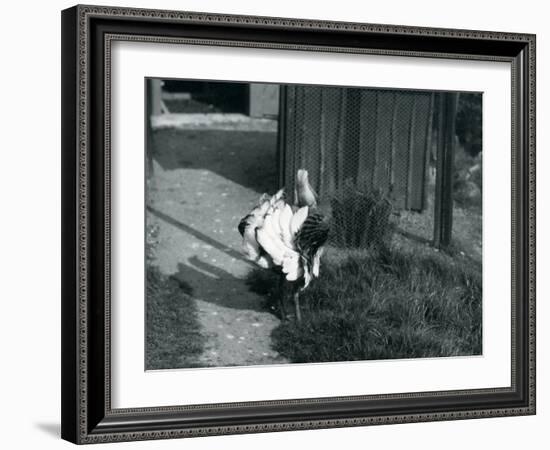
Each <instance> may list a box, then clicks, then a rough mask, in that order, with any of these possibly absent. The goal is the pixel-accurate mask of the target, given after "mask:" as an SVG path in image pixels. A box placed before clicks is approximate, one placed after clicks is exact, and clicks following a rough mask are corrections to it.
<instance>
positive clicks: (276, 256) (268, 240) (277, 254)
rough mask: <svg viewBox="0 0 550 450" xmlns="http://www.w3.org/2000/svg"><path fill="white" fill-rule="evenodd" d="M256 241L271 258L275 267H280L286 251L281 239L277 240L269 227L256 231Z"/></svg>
mask: <svg viewBox="0 0 550 450" xmlns="http://www.w3.org/2000/svg"><path fill="white" fill-rule="evenodd" d="M256 240H257V241H258V244H260V245H261V246H262V248H263V249H264V250H265V252H266V253H267V254H268V255H269V256H271V259H272V260H273V262H274V263H275V265H277V266H280V265H281V264H282V262H283V258H284V256H285V250H286V248H285V246H284V245H283V243H282V241H281V239H277V237H276V236H273V233H272V232H271V230H270V228H269V227H266V226H263V227H262V228H258V229H257V230H256Z"/></svg>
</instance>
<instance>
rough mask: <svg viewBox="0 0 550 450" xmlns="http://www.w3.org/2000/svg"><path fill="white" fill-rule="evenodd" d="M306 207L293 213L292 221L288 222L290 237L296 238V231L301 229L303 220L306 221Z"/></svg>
mask: <svg viewBox="0 0 550 450" xmlns="http://www.w3.org/2000/svg"><path fill="white" fill-rule="evenodd" d="M307 214H308V207H307V206H304V207H302V208H300V209H299V210H298V211H296V212H295V213H294V215H293V216H292V220H291V221H290V232H291V233H292V237H293V238H294V236H296V233H297V232H298V230H299V229H300V228H301V227H302V225H303V224H304V222H305V220H306V219H307Z"/></svg>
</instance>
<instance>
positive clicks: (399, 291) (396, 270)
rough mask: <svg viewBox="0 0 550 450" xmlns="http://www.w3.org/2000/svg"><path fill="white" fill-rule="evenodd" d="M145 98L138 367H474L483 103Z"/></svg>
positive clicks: (294, 96) (188, 91) (161, 86)
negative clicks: (455, 360) (460, 363)
mask: <svg viewBox="0 0 550 450" xmlns="http://www.w3.org/2000/svg"><path fill="white" fill-rule="evenodd" d="M144 95H145V101H146V117H145V121H146V134H147V136H146V148H145V155H146V173H145V174H144V177H145V179H146V182H145V186H146V195H145V199H146V205H145V209H146V212H145V217H146V224H145V230H146V232H145V237H144V245H145V270H146V298H145V299H144V301H145V308H146V314H145V319H146V323H145V330H146V333H145V337H146V339H145V345H146V349H145V369H146V370H159V369H189V368H194V369H197V368H211V367H229V366H254V365H270V364H294V363H335V362H344V361H346V362H347V361H367V360H388V359H415V358H441V357H473V356H480V355H483V346H482V342H483V328H482V318H483V307H482V304H483V301H482V297H483V285H482V255H483V248H482V231H483V227H482V223H483V216H482V198H483V175H482V174H483V136H482V129H483V126H482V110H483V94H482V93H481V92H456V91H425V90H406V89H387V88H377V87H368V86H366V87H357V86H351V87H342V86H325V85H301V84H273V83H256V82H254V83H248V82H243V81H212V80H194V79H169V78H168V79H160V78H148V79H146V80H145V89H144Z"/></svg>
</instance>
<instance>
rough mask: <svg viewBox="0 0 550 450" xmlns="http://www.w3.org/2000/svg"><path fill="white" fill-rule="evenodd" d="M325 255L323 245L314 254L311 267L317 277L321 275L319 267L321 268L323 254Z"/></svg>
mask: <svg viewBox="0 0 550 450" xmlns="http://www.w3.org/2000/svg"><path fill="white" fill-rule="evenodd" d="M322 255H323V247H321V248H320V249H319V250H317V253H315V255H314V256H313V264H312V268H311V273H312V275H313V276H314V277H315V278H317V277H318V276H319V269H320V268H321V256H322Z"/></svg>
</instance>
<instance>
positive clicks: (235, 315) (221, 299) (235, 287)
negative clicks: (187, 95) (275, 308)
mask: <svg viewBox="0 0 550 450" xmlns="http://www.w3.org/2000/svg"><path fill="white" fill-rule="evenodd" d="M180 137H181V136H180ZM174 140H175V141H177V142H181V139H179V140H178V139H174ZM163 148H166V150H165V151H167V152H168V151H170V149H169V148H167V146H166V145H165V146H163ZM173 150H174V149H172V152H171V153H172V154H177V153H178V152H177V151H176V152H174V151H173ZM199 150H200V149H199ZM222 151H223V152H228V151H229V152H230V150H228V149H227V148H226V149H220V152H222ZM209 152H210V150H209ZM230 153H231V152H230ZM164 156H165V157H166V156H167V155H164ZM195 156H196V157H197V158H199V159H200V157H201V155H198V154H197V155H193V154H190V152H185V158H186V159H185V160H184V161H181V160H180V161H179V163H178V161H171V162H170V164H166V165H165V167H163V166H162V165H161V164H158V163H157V162H155V167H154V170H155V175H154V180H155V184H154V187H153V188H152V189H151V204H152V207H151V208H150V209H149V211H148V220H150V221H153V222H154V223H157V224H158V226H159V236H158V241H159V244H158V247H157V248H156V252H155V253H156V258H157V261H156V264H157V265H158V266H159V268H160V270H161V272H163V273H164V274H166V275H171V276H174V277H176V278H177V279H178V281H179V282H180V285H181V286H182V287H183V288H184V289H185V290H186V291H187V292H189V293H190V294H191V295H192V296H193V298H194V299H195V301H196V304H197V309H198V317H199V321H200V323H201V325H202V329H203V333H204V335H205V336H206V338H207V343H206V346H205V351H204V353H203V354H202V355H201V357H200V358H199V364H200V365H205V366H230V365H251V364H274V363H284V362H287V361H286V360H285V359H284V358H282V357H281V356H280V355H279V354H278V353H277V352H275V351H274V350H273V349H272V348H271V338H270V334H271V331H272V330H273V329H274V328H275V327H276V326H277V325H278V324H279V319H278V318H277V317H276V316H275V315H273V314H271V313H270V312H269V311H266V310H265V308H264V306H263V298H262V297H260V296H258V295H257V294H255V293H253V292H250V290H249V289H248V287H247V286H246V284H245V283H244V279H245V277H246V275H247V274H248V272H249V271H250V270H251V268H252V266H251V265H250V263H249V262H248V261H246V260H244V259H243V258H242V256H241V253H240V236H239V234H238V232H237V229H236V227H237V224H238V221H239V219H240V218H241V217H242V215H244V214H245V213H246V211H247V209H248V208H250V205H252V204H253V203H254V201H256V199H257V198H258V196H259V194H258V192H257V189H256V190H255V189H253V188H251V187H249V186H244V185H243V184H239V183H237V182H235V181H234V179H237V178H238V177H237V175H235V174H234V176H232V177H231V179H230V178H228V177H226V176H222V175H220V174H219V172H222V173H223V171H227V170H230V169H229V168H228V167H227V164H226V165H225V167H223V168H222V169H223V171H222V170H217V171H213V170H210V169H206V168H203V167H204V166H205V165H206V166H208V164H200V161H198V160H197V159H196V158H195ZM215 156H216V155H214V157H215ZM223 156H224V155H222V154H220V155H218V157H219V158H218V160H217V161H219V162H220V163H221V164H223V159H224V158H223ZM225 156H227V157H235V156H236V155H234V154H233V155H229V154H227V155H225ZM158 160H160V161H161V162H166V159H163V155H160V156H159V158H158ZM233 165H235V164H234V163H233ZM201 166H202V167H201ZM213 168H214V170H215V167H213ZM237 169H239V170H245V169H246V168H242V167H238V166H237ZM224 175H225V174H224Z"/></svg>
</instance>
